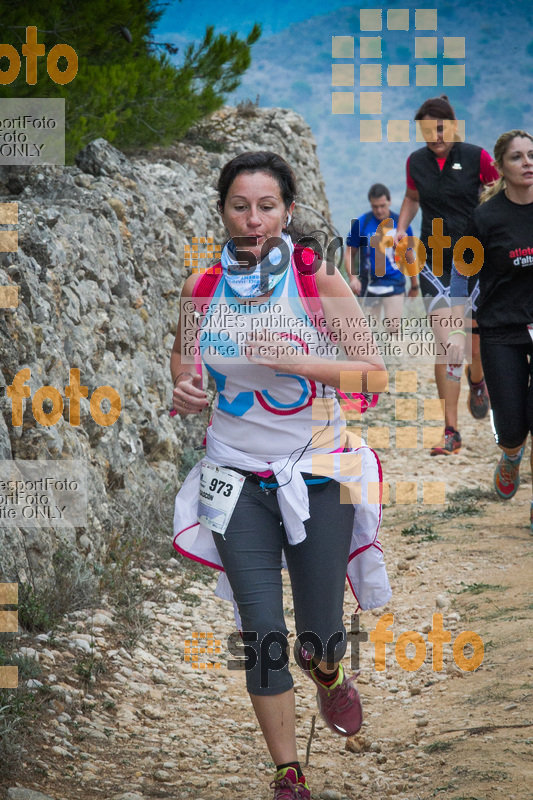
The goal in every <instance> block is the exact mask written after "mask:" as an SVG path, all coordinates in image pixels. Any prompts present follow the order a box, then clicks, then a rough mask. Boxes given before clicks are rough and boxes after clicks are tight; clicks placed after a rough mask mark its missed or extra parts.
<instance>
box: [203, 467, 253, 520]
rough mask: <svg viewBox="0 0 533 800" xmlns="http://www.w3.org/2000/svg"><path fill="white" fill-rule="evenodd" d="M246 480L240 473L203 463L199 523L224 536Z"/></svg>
mask: <svg viewBox="0 0 533 800" xmlns="http://www.w3.org/2000/svg"><path fill="white" fill-rule="evenodd" d="M245 480H246V478H245V477H244V475H241V474H240V473H239V472H234V471H233V470H231V469H227V468H226V467H217V466H215V464H210V463H209V462H208V461H203V462H202V472H201V475H200V494H199V497H198V522H200V523H201V524H202V525H204V526H205V527H206V528H210V529H211V530H212V531H215V533H221V534H224V532H225V530H226V528H227V527H228V523H229V521H230V519H231V515H232V514H233V509H234V508H235V505H236V503H237V500H238V499H239V495H240V493H241V491H242V487H243V485H244V481H245Z"/></svg>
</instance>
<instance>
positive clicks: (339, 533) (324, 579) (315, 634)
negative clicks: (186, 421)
mask: <svg viewBox="0 0 533 800" xmlns="http://www.w3.org/2000/svg"><path fill="white" fill-rule="evenodd" d="M311 477H312V476H310V475H307V476H306V475H304V478H311ZM308 491H309V510H310V515H311V516H310V518H309V519H308V520H307V521H306V522H305V530H306V534H307V535H306V538H305V540H304V541H303V542H300V543H299V544H296V545H290V544H289V543H288V541H287V534H286V532H285V528H284V526H283V522H282V520H281V512H280V510H279V506H278V501H277V498H276V492H275V491H270V492H269V493H268V494H267V493H265V491H264V490H263V489H262V488H261V487H260V486H259V485H258V484H257V483H254V482H253V481H252V480H250V479H249V478H248V479H247V480H246V481H245V483H244V487H243V490H242V493H241V495H240V497H239V500H238V501H237V505H236V507H235V510H234V512H233V515H232V517H231V520H230V523H229V526H228V528H227V530H226V533H225V534H224V537H225V538H222V536H221V535H220V534H218V533H213V538H214V540H215V544H216V547H217V550H218V552H219V554H220V558H221V560H222V564H223V566H224V569H225V571H226V574H227V576H228V579H229V582H230V585H231V588H232V590H233V594H234V597H235V600H236V603H237V606H238V609H239V614H240V616H241V621H242V637H243V638H242V639H241V638H240V636H238V635H236V636H237V638H236V640H235V644H236V645H237V646H238V647H239V648H240V652H239V656H240V658H241V659H242V658H243V657H244V655H245V654H246V655H247V658H246V667H245V669H246V686H247V689H248V691H249V693H250V694H257V695H276V694H281V693H282V692H286V691H287V690H288V689H290V688H291V687H292V686H293V680H292V676H291V674H290V672H289V666H288V661H289V659H288V658H287V651H286V645H287V635H288V630H287V627H286V624H285V618H284V616H283V586H282V580H281V551H282V548H283V550H284V552H285V557H286V560H287V566H288V569H289V575H290V579H291V585H292V596H293V602H294V613H295V622H296V631H297V633H298V634H299V635H300V634H304V633H307V635H306V636H300V642H301V644H306V642H307V644H308V649H309V650H310V652H314V653H315V654H316V655H317V656H319V655H321V654H320V653H319V652H318V651H319V650H320V647H322V653H323V658H321V659H320V660H325V661H327V662H328V663H337V662H338V661H340V660H341V658H342V657H343V655H344V653H345V652H346V629H345V627H344V624H343V600H344V586H345V578H346V568H347V565H348V556H349V552H350V541H351V534H352V527H353V517H354V507H353V506H352V505H349V504H347V503H344V504H341V503H340V487H339V484H338V482H337V481H334V480H331V481H329V482H328V483H325V484H324V483H322V484H317V485H310V486H308ZM317 644H318V648H317ZM243 648H244V650H243ZM248 656H249V657H248ZM326 656H327V657H326Z"/></svg>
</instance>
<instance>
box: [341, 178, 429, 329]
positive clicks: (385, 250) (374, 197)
mask: <svg viewBox="0 0 533 800" xmlns="http://www.w3.org/2000/svg"><path fill="white" fill-rule="evenodd" d="M368 200H369V202H370V209H371V210H370V211H367V212H366V214H363V216H362V217H359V219H354V220H353V222H352V226H351V228H350V233H349V234H348V236H347V237H346V252H345V256H344V258H345V266H346V272H347V274H348V279H349V282H350V287H351V289H352V292H353V293H354V294H355V295H357V296H359V297H362V298H364V306H363V308H364V309H365V310H366V309H368V310H369V311H370V314H371V315H372V316H373V317H374V318H375V320H376V322H379V320H380V318H381V312H382V311H383V316H384V318H385V319H387V320H394V321H395V320H398V322H397V324H394V323H391V322H389V324H388V326H387V329H388V331H389V332H390V333H395V332H396V331H397V330H398V329H399V327H400V319H401V316H402V309H403V299H404V295H405V275H404V274H403V272H402V271H401V270H400V269H398V266H397V264H396V262H395V260H394V248H393V247H392V237H393V236H394V234H395V233H396V224H397V221H398V214H396V212H395V211H391V208H390V205H391V199H390V192H389V190H388V189H387V187H386V186H384V185H383V184H382V183H374V185H373V186H371V187H370V189H369V190H368ZM386 219H390V220H391V224H390V226H388V227H387V228H386V232H387V236H384V235H383V226H381V223H382V222H383V221H384V220H386ZM377 231H379V233H380V234H381V235H379V234H378V235H377V236H376V232H377ZM407 235H408V236H412V235H413V231H412V230H411V227H410V226H409V227H408V228H407ZM389 238H390V241H387V239H389ZM378 239H379V241H377V240H378ZM363 242H364V244H363ZM376 256H377V258H378V264H379V263H380V262H381V264H382V269H381V270H380V271H381V272H383V266H384V267H385V269H384V274H382V275H377V274H376ZM357 266H359V270H357ZM357 272H359V274H358V275H357ZM410 280H411V287H410V289H409V297H416V295H417V293H418V278H417V277H416V276H414V277H412V278H411V279H410Z"/></svg>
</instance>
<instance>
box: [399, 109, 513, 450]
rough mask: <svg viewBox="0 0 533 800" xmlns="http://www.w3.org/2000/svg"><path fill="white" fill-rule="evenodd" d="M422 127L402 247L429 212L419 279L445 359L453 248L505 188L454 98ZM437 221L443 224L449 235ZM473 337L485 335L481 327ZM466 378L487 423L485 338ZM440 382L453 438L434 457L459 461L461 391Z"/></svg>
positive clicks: (472, 402) (474, 406) (404, 210)
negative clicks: (493, 193) (495, 186)
mask: <svg viewBox="0 0 533 800" xmlns="http://www.w3.org/2000/svg"><path fill="white" fill-rule="evenodd" d="M415 120H419V121H420V126H421V129H422V133H423V135H424V138H425V139H426V143H427V144H426V146H425V147H422V148H420V149H419V150H415V152H414V153H411V155H410V156H409V158H408V159H407V168H406V169H407V189H406V192H405V197H404V200H403V203H402V207H401V210H400V215H399V219H398V226H397V227H398V230H397V233H396V236H395V244H398V242H399V241H400V240H401V239H402V238H403V237H404V236H406V231H407V226H408V225H409V223H410V222H412V220H413V219H414V217H415V215H416V213H417V212H418V209H419V208H421V209H422V228H421V232H420V239H421V240H422V242H423V244H424V246H425V248H426V253H427V259H426V263H425V266H424V268H423V269H422V272H421V273H420V276H419V277H420V288H421V291H422V297H423V298H424V303H425V306H426V312H427V313H428V315H429V319H430V322H431V323H432V330H433V335H434V336H435V341H436V343H437V347H438V348H439V350H440V351H441V352H442V354H444V352H445V351H444V348H445V347H446V344H447V337H448V330H449V328H448V327H447V326H446V324H445V322H446V319H448V318H449V306H450V275H451V269H452V254H453V248H454V246H455V244H456V242H457V241H458V240H459V239H460V238H461V237H462V236H463V235H464V229H465V226H466V223H467V222H468V219H469V217H470V215H471V214H472V212H473V210H474V209H475V207H476V206H477V204H478V202H479V193H480V191H481V189H482V188H483V186H484V185H487V184H489V183H492V182H493V181H495V180H497V178H498V173H497V172H496V170H495V169H494V167H493V166H492V159H491V157H490V155H489V153H487V151H486V150H483V149H482V148H481V147H478V146H477V145H473V144H467V143H466V142H462V141H461V140H460V137H459V135H458V133H457V119H456V116H455V112H454V110H453V107H452V106H451V104H450V102H449V100H448V98H447V97H446V95H441V97H432V98H430V99H429V100H426V101H425V102H424V103H422V105H421V106H420V108H419V109H418V111H417V112H416V114H415ZM437 220H442V228H440V223H439V222H437ZM439 235H442V236H443V237H448V238H447V242H445V243H444V244H443V245H442V247H441V248H440V249H437V250H436V251H435V252H434V250H433V248H432V247H431V246H430V242H431V241H432V237H436V238H438V237H439ZM433 246H434V247H435V242H434V241H433ZM436 253H438V255H436ZM441 254H442V255H441ZM471 289H472V298H471V301H472V318H473V319H475V303H476V299H475V298H476V294H477V290H476V288H475V287H474V286H472V287H471ZM468 333H469V334H470V331H469V332H468ZM472 333H473V334H477V328H476V327H475V326H474V323H473V329H472ZM440 360H442V359H439V361H440ZM466 375H467V379H468V383H469V387H470V393H469V397H468V408H469V409H470V412H471V414H472V416H473V417H475V419H482V418H483V417H484V416H486V414H487V412H488V410H489V400H488V394H487V389H486V386H485V382H484V380H483V370H482V368H481V362H480V357H479V341H478V337H477V335H473V336H472V365H471V366H467V368H466ZM435 380H436V383H437V391H438V393H439V398H440V399H441V400H444V419H445V431H444V440H443V441H442V442H441V443H440V444H438V445H436V446H435V447H433V448H432V449H431V455H432V456H436V455H450V454H451V453H457V452H458V451H459V450H460V449H461V444H462V442H461V434H460V433H459V431H458V430H457V403H458V400H459V391H460V383H459V382H454V381H450V380H447V379H446V364H445V363H435Z"/></svg>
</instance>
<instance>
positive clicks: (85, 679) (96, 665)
mask: <svg viewBox="0 0 533 800" xmlns="http://www.w3.org/2000/svg"><path fill="white" fill-rule="evenodd" d="M74 672H75V673H76V675H79V677H80V678H81V680H82V683H83V685H84V688H85V691H88V689H89V687H90V686H91V684H93V683H95V682H96V679H97V677H98V676H99V675H103V674H105V672H106V668H105V666H104V664H103V663H102V659H101V658H94V657H93V656H92V655H91V656H88V657H87V658H83V659H81V660H80V661H78V662H77V663H76V664H75V665H74ZM113 705H114V704H113Z"/></svg>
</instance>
